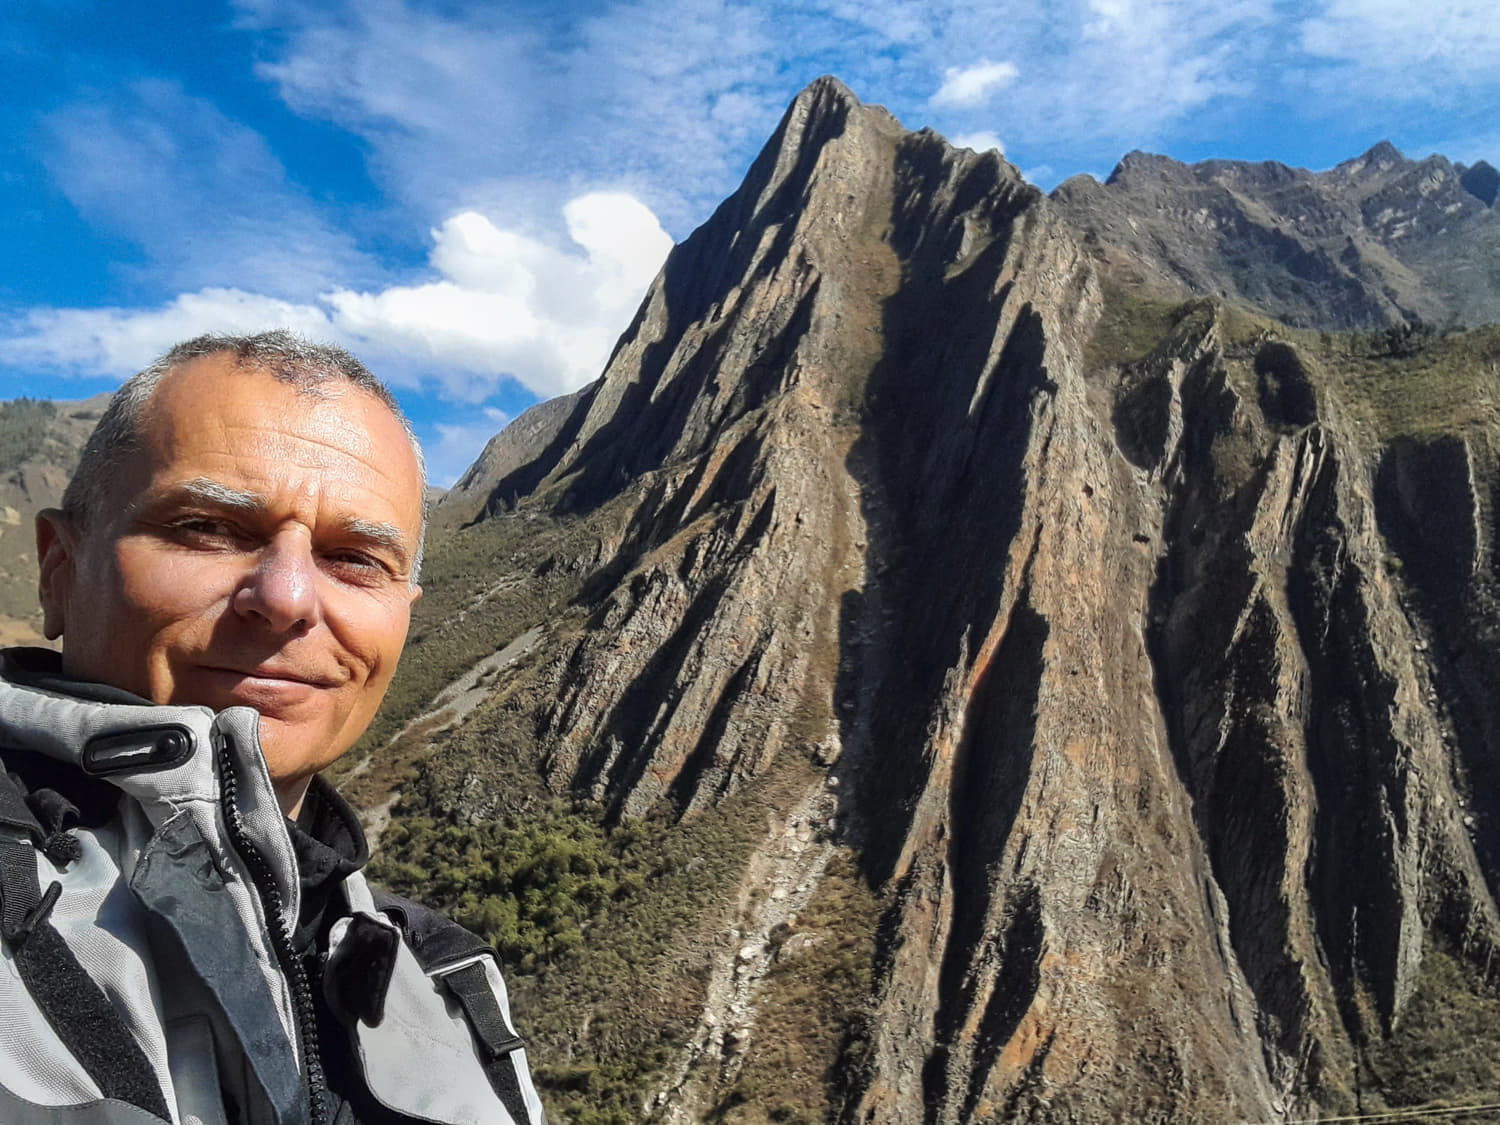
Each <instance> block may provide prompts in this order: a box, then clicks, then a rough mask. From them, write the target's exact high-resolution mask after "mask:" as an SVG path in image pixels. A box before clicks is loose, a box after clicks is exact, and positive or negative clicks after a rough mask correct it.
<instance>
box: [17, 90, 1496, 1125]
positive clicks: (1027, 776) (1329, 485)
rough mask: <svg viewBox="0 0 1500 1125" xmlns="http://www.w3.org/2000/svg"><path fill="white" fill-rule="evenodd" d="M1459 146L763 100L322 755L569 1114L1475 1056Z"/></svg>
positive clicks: (1380, 1085) (1481, 864) (1299, 1110)
mask: <svg viewBox="0 0 1500 1125" xmlns="http://www.w3.org/2000/svg"><path fill="white" fill-rule="evenodd" d="M1478 168H1480V165H1478V164H1476V165H1475V166H1474V169H1478ZM1473 171H1474V170H1473V169H1458V168H1456V167H1454V166H1450V165H1448V164H1447V163H1446V162H1445V161H1442V160H1441V158H1432V159H1431V160H1429V161H1423V162H1411V161H1407V160H1405V158H1403V157H1401V155H1400V154H1399V153H1396V152H1395V150H1394V149H1390V148H1389V147H1388V146H1381V147H1377V149H1375V150H1372V151H1371V153H1368V154H1366V156H1365V157H1362V158H1360V159H1359V160H1356V161H1351V162H1349V163H1348V164H1345V165H1341V166H1340V167H1339V168H1337V169H1334V170H1332V171H1330V172H1325V173H1316V174H1314V173H1307V172H1301V171H1297V170H1293V169H1286V168H1281V167H1280V166H1264V165H1243V164H1231V163H1229V162H1217V163H1210V164H1206V165H1196V166H1192V167H1187V166H1184V165H1180V164H1176V163H1175V162H1172V161H1167V160H1165V158H1159V157H1144V156H1139V155H1135V154H1133V155H1132V156H1130V157H1127V158H1126V159H1125V160H1124V161H1123V162H1122V164H1121V167H1120V169H1118V170H1117V172H1116V174H1115V176H1113V177H1111V179H1110V181H1109V182H1108V183H1106V184H1103V185H1100V184H1096V183H1093V182H1092V181H1086V180H1073V181H1069V183H1068V184H1065V185H1063V187H1061V188H1059V189H1058V190H1057V191H1056V192H1054V193H1052V195H1050V196H1048V195H1046V194H1044V193H1042V192H1040V191H1038V190H1037V189H1036V188H1034V187H1032V186H1031V185H1029V184H1027V183H1026V182H1025V181H1024V180H1023V179H1022V177H1021V176H1020V175H1019V174H1018V173H1017V172H1016V170H1015V169H1014V168H1012V167H1011V166H1010V165H1009V164H1007V163H1006V162H1005V161H1004V160H1003V159H1002V158H1001V157H999V156H998V154H996V153H986V154H975V153H972V152H969V151H963V150H955V149H953V148H951V147H950V146H948V145H947V144H946V143H945V142H944V141H943V139H942V138H941V137H939V136H937V135H935V134H933V133H931V132H926V131H924V132H918V133H912V132H909V131H907V130H905V129H903V128H902V127H901V126H900V124H899V123H898V122H897V121H896V120H895V119H894V118H893V117H891V116H890V115H889V114H887V113H886V112H885V111H884V110H882V109H880V108H878V107H872V106H866V105H862V104H861V103H860V102H859V101H858V100H857V99H856V98H855V97H854V96H853V95H852V94H851V93H850V92H849V91H848V90H847V89H845V88H844V87H843V86H841V85H840V84H839V83H838V82H836V81H835V80H833V79H821V80H819V81H818V82H816V83H814V84H813V85H812V86H811V87H809V88H808V89H807V90H806V91H804V92H803V94H802V95H800V96H799V97H798V98H797V100H796V101H795V102H794V103H793V104H792V106H791V107H790V108H789V110H788V112H787V114H786V116H785V118H784V119H783V121H782V123H781V125H780V127H779V129H778V130H777V132H776V134H775V135H774V136H773V137H772V138H771V139H770V141H769V143H768V144H767V146H766V148H765V149H764V151H763V152H762V153H761V155H760V156H759V158H758V159H757V160H756V162H755V163H754V165H753V166H752V167H751V169H750V171H749V173H748V175H747V177H746V180H745V182H744V183H743V184H742V186H741V187H740V188H739V190H738V191H736V192H735V193H734V194H733V195H732V196H731V197H730V198H729V199H727V200H726V201H725V202H724V203H723V204H722V205H721V207H720V208H719V209H718V210H717V211H716V212H715V214H714V215H713V216H712V217H711V218H710V219H709V221H708V222H707V223H705V224H704V225H703V227H701V228H700V229H699V230H698V231H696V232H695V233H694V234H693V235H692V236H691V237H690V238H688V239H687V240H686V241H685V242H683V243H682V244H681V245H679V246H678V247H677V248H676V249H675V250H674V251H673V252H672V254H671V256H670V257H669V259H668V261H667V263H666V265H665V266H664V268H663V270H662V272H661V274H660V276H659V277H658V278H657V280H656V282H655V284H654V285H653V286H652V288H651V290H650V292H649V293H648V294H647V296H646V299H645V301H644V302H643V304H642V306H641V309H640V311H639V313H638V314H637V317H636V319H635V321H634V322H633V323H632V324H631V326H630V327H629V328H628V329H627V331H626V332H625V334H624V336H623V337H622V338H621V340H620V342H619V344H618V346H617V348H616V350H615V353H614V355H613V356H612V358H611V360H610V361H609V364H608V366H607V367H606V369H605V371H604V372H603V374H602V376H601V377H600V379H599V380H598V381H596V382H595V383H593V384H591V385H590V386H589V387H587V388H585V389H583V390H581V391H579V392H578V393H577V394H575V395H572V396H568V397H567V398H565V399H559V400H554V401H553V402H550V403H546V404H543V405H541V406H539V407H536V408H534V409H533V410H532V411H529V412H527V413H526V414H524V415H522V416H521V417H520V418H519V419H517V420H516V421H515V422H514V423H512V425H511V426H510V427H509V428H507V429H506V430H505V431H503V432H502V433H501V434H499V435H497V436H496V437H495V439H494V440H493V441H491V443H490V444H489V446H488V447H487V448H486V449H485V451H484V453H483V454H482V456H481V457H480V458H479V460H478V461H477V462H476V463H475V465H474V466H473V467H472V468H471V469H470V471H469V472H468V473H467V474H465V476H464V477H463V478H462V479H461V480H460V481H459V483H458V485H456V486H455V487H454V488H453V489H452V490H450V491H449V493H448V494H447V495H446V496H445V497H444V498H443V499H442V500H441V501H440V502H439V503H438V504H437V506H436V507H435V508H434V510H433V513H432V532H431V541H430V544H429V554H428V562H427V564H426V569H425V572H424V576H423V586H424V596H423V598H422V599H421V601H420V602H419V603H418V605H417V608H416V613H415V616H414V619H413V629H412V636H411V641H410V644H409V645H408V649H407V653H406V655H405V656H404V657H403V661H402V666H401V670H400V673H399V674H398V676H397V679H396V682H395V683H394V684H393V686H392V689H391V692H390V694H389V696H388V699H387V705H386V707H385V708H384V710H383V712H382V715H381V717H380V718H379V719H378V720H377V723H376V725H375V726H374V727H372V729H371V731H370V732H369V734H368V735H367V736H366V738H365V739H364V740H363V742H362V743H361V745H360V746H359V747H358V748H356V751H355V752H353V753H351V754H350V755H348V756H347V757H346V759H345V760H344V761H343V762H341V763H340V764H339V766H338V767H336V769H337V780H338V783H339V784H340V786H341V787H342V789H343V790H344V791H345V792H346V793H347V794H348V795H349V796H351V798H353V799H354V800H355V801H356V802H357V803H358V804H360V806H361V807H363V808H366V809H368V810H371V815H370V820H371V824H372V827H373V828H374V829H375V831H376V833H377V834H378V838H379V856H378V858H377V860H376V863H375V865H374V873H375V874H376V875H377V876H378V877H379V878H381V879H382V880H384V881H385V882H386V883H388V884H389V885H391V886H392V887H393V888H394V889H396V890H398V891H401V892H403V893H408V894H414V895H416V896H418V897H421V898H423V899H425V900H427V901H429V902H432V903H433V904H435V905H439V906H442V907H444V908H446V909H449V910H450V911H452V912H453V913H454V914H455V916H456V917H458V918H459V919H460V920H462V921H463V922H465V924H467V925H469V926H471V927H472V928H474V929H476V930H477V931H479V932H482V933H483V934H484V935H485V936H486V937H487V938H489V939H490V940H491V941H493V942H495V943H496V945H497V947H498V948H499V949H500V951H501V953H502V956H503V957H504V959H505V961H506V963H507V965H508V967H509V968H508V978H509V980H510V984H511V990H512V998H513V1002H514V1005H515V1008H516V1011H517V1014H518V1018H519V1021H520V1023H521V1030H522V1032H523V1033H524V1034H525V1035H526V1036H527V1037H528V1039H529V1041H530V1043H531V1056H532V1060H533V1063H534V1065H535V1067H536V1071H537V1075H538V1079H539V1082H540V1083H541V1085H542V1087H543V1089H544V1094H545V1098H546V1100H547V1102H548V1108H549V1113H550V1114H551V1116H552V1118H553V1119H554V1120H557V1121H571V1122H577V1123H580V1125H582V1123H599V1122H621V1123H623V1122H635V1121H640V1120H651V1121H659V1122H695V1121H723V1122H764V1121H777V1122H812V1121H830V1122H849V1123H853V1122H856V1121H857V1122H861V1123H871V1125H876V1123H889V1125H896V1123H905V1122H932V1123H956V1122H964V1121H979V1120H991V1119H1004V1120H1028V1121H1029V1120H1037V1121H1077V1122H1093V1121H1104V1120H1129V1121H1134V1120H1151V1121H1168V1120H1170V1121H1174V1122H1176V1121H1185V1122H1194V1121H1201V1122H1220V1121H1226V1120H1247V1121H1289V1120H1300V1119H1305V1118H1308V1117H1314V1116H1326V1115H1333V1116H1346V1117H1347V1116H1351V1115H1355V1114H1373V1113H1379V1112H1381V1111H1384V1110H1388V1109H1394V1108H1400V1107H1420V1106H1432V1105H1434V1104H1441V1105H1445V1106H1448V1107H1450V1108H1451V1107H1453V1106H1462V1105H1465V1104H1472V1103H1475V1102H1489V1101H1492V1100H1493V1094H1492V1090H1493V1088H1494V1086H1495V1084H1496V1082H1497V1080H1500V1063H1496V1061H1495V1060H1496V1059H1497V1058H1500V1031H1497V1030H1496V1029H1497V1028H1500V997H1497V993H1496V986H1495V983H1494V977H1493V972H1494V969H1493V965H1494V961H1495V956H1494V955H1495V950H1496V941H1497V938H1500V908H1497V903H1496V897H1495V896H1496V894H1497V880H1500V797H1497V796H1496V795H1497V794H1500V766H1497V765H1496V763H1497V762H1500V705H1497V703H1496V702H1495V699H1494V693H1493V691H1492V690H1491V683H1490V681H1491V678H1492V677H1491V669H1493V668H1494V667H1496V662H1497V658H1500V615H1497V603H1496V593H1497V591H1496V586H1497V581H1500V562H1497V544H1496V530H1495V529H1496V521H1495V510H1496V504H1497V500H1500V466H1497V460H1500V430H1497V417H1496V403H1497V401H1500V327H1496V326H1493V325H1491V326H1489V327H1477V328H1473V329H1470V330H1466V331H1463V330H1458V329H1457V328H1456V324H1457V323H1459V322H1462V323H1467V324H1476V325H1478V324H1482V323H1484V322H1487V321H1493V320H1496V319H1500V318H1497V317H1496V316H1494V315H1493V313H1492V312H1486V310H1487V309H1491V308H1492V307H1493V302H1494V300H1495V292H1496V286H1495V284H1494V281H1493V275H1492V274H1486V273H1485V272H1484V269H1485V268H1488V267H1485V266H1484V262H1483V253H1484V252H1485V251H1484V247H1486V246H1490V245H1492V243H1491V242H1487V241H1486V240H1487V239H1492V238H1493V237H1494V230H1495V223H1496V222H1497V221H1500V216H1497V215H1496V213H1495V211H1494V210H1493V208H1492V207H1487V206H1485V205H1483V201H1482V193H1483V190H1484V183H1485V180H1484V177H1483V175H1482V174H1480V175H1479V176H1477V177H1476V176H1475V175H1473V174H1472V173H1473ZM1454 184H1457V187H1456V188H1455V187H1454V186H1453V185H1454ZM1476 185H1477V186H1476ZM1450 189H1451V190H1450ZM1455 192H1456V193H1457V194H1454V193H1455ZM1455 203H1456V204H1457V208H1456V209H1452V210H1450V209H1449V208H1452V207H1453V205H1454V204H1455ZM1387 212H1388V213H1387ZM1438 216H1447V217H1446V218H1441V217H1438ZM1403 224H1404V225H1403ZM1455 230H1460V231H1461V234H1462V240H1461V241H1462V244H1461V245H1460V244H1459V243H1458V242H1456V241H1455V236H1454V234H1453V232H1454V231H1455ZM1346 243H1347V244H1349V245H1353V246H1354V248H1355V254H1354V255H1352V256H1346V255H1345V253H1344V250H1345V244H1346ZM1445 253H1447V254H1452V255H1454V256H1453V257H1452V259H1451V270H1450V272H1448V273H1445V272H1444V270H1443V269H1442V268H1440V265H1439V263H1441V262H1442V260H1443V255H1444V254H1445ZM1325 259H1326V260H1327V263H1331V264H1325ZM1488 261H1489V262H1490V263H1491V264H1493V262H1494V257H1493V254H1491V256H1490V258H1489V259H1488ZM1465 270H1467V271H1468V272H1467V273H1461V271H1465ZM1320 271H1321V272H1320ZM1486 277H1488V278H1489V279H1490V280H1488V281H1486V280H1485V278H1486ZM1465 279H1467V280H1465ZM1487 286H1488V288H1487ZM1418 316H1420V318H1421V323H1420V324H1419V323H1417V322H1416V320H1415V318H1416V317H1418ZM1440 327H1441V328H1442V330H1439V328H1440ZM0 417H3V416H0ZM0 463H3V462H0Z"/></svg>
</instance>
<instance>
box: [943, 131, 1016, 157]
mask: <svg viewBox="0 0 1500 1125" xmlns="http://www.w3.org/2000/svg"><path fill="white" fill-rule="evenodd" d="M953 145H954V147H955V148H971V149H973V150H974V151H975V152H989V151H990V150H991V149H993V150H994V151H996V152H998V153H999V154H1000V155H1001V156H1004V155H1005V144H1004V143H1003V142H1002V141H1001V140H1000V138H999V137H998V136H996V135H995V134H994V133H993V132H991V131H990V130H988V129H981V130H980V131H979V132H977V133H960V134H958V136H956V137H954V138H953Z"/></svg>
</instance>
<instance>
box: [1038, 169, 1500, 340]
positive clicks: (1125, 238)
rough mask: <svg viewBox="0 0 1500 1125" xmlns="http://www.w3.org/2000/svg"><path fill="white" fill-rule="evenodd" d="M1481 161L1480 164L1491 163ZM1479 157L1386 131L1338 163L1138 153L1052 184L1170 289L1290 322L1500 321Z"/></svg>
mask: <svg viewBox="0 0 1500 1125" xmlns="http://www.w3.org/2000/svg"><path fill="white" fill-rule="evenodd" d="M1488 167H1489V166H1488V165H1483V168H1488ZM1487 183H1488V181H1487V179H1486V177H1485V175H1484V172H1483V170H1482V167H1481V164H1476V165H1475V166H1474V168H1473V169H1469V170H1467V171H1465V170H1463V169H1462V168H1461V166H1459V167H1455V166H1454V165H1452V164H1450V163H1449V162H1448V161H1447V160H1446V159H1445V158H1443V157H1441V156H1432V157H1428V158H1427V159H1425V160H1421V161H1416V160H1408V159H1407V158H1406V157H1404V156H1402V155H1401V153H1400V152H1398V151H1397V150H1396V149H1395V148H1394V147H1392V146H1391V145H1390V144H1388V143H1381V144H1379V145H1377V146H1375V147H1374V148H1372V149H1371V150H1370V151H1369V152H1367V153H1365V154H1364V155H1363V156H1361V157H1359V158H1358V159H1355V160H1350V161H1346V162H1345V163H1343V164H1340V165H1339V166H1338V167H1336V168H1333V169H1331V170H1329V171H1327V172H1319V173H1314V172H1308V171H1305V170H1303V169H1300V168H1288V167H1287V166H1285V165H1283V164H1277V163H1274V162H1266V163H1261V164H1250V163H1246V162H1242V161H1229V160H1209V161H1204V162H1202V163H1200V164H1194V165H1186V164H1181V163H1179V162H1177V161H1175V160H1171V159H1169V158H1168V157H1164V156H1152V155H1148V154H1145V153H1138V152H1137V153H1131V154H1130V155H1128V156H1126V157H1125V159H1124V160H1122V161H1121V162H1120V164H1119V166H1118V167H1116V168H1115V170H1114V172H1113V173H1112V174H1111V175H1110V177H1109V179H1108V180H1107V181H1106V182H1105V183H1103V184H1100V183H1098V182H1096V181H1095V180H1094V179H1093V178H1092V177H1089V176H1076V177H1074V178H1073V179H1070V180H1068V181H1067V182H1066V183H1064V184H1062V185H1061V186H1060V187H1058V188H1057V190H1056V191H1055V192H1054V193H1053V199H1054V200H1055V201H1056V202H1057V203H1058V204H1059V206H1061V207H1062V208H1063V211H1064V213H1065V214H1066V215H1067V216H1068V218H1069V220H1070V221H1072V222H1073V223H1074V224H1075V225H1076V226H1077V227H1078V228H1079V229H1080V230H1081V231H1084V232H1086V234H1087V237H1088V238H1089V239H1090V240H1091V241H1092V244H1093V245H1095V246H1096V248H1097V253H1098V255H1099V256H1100V257H1101V258H1102V259H1104V260H1106V261H1109V262H1111V263H1112V264H1113V265H1115V266H1116V267H1117V268H1119V269H1121V270H1123V271H1125V272H1126V273H1127V274H1128V275H1130V276H1133V277H1134V278H1135V279H1136V282H1137V283H1145V284H1150V285H1153V286H1155V287H1157V288H1158V289H1159V290H1161V291H1162V292H1182V293H1184V294H1201V295H1206V296H1211V297H1221V298H1227V299H1229V300H1234V301H1239V302H1244V303H1246V304H1248V305H1250V306H1251V307H1253V308H1256V309H1259V310H1262V311H1264V312H1266V313H1268V314H1270V315H1271V316H1274V317H1276V318H1277V319H1279V320H1283V321H1285V322H1286V323H1288V324H1294V325H1302V326H1307V327H1313V328H1324V329H1351V328H1366V329H1368V328H1378V327H1380V326H1381V325H1383V324H1385V323H1387V322H1389V321H1391V320H1408V321H1409V320H1413V319H1417V318H1419V319H1421V320H1425V321H1428V322H1430V323H1433V324H1447V323H1452V322H1456V323H1460V324H1471V325H1473V324H1484V323H1488V322H1491V321H1495V320H1500V272H1497V268H1496V265H1495V263H1496V261H1497V260H1500V258H1497V255H1500V215H1497V214H1496V212H1495V211H1494V210H1493V207H1492V202H1491V203H1486V202H1485V201H1484V199H1483V196H1484V194H1485V190H1486V185H1487Z"/></svg>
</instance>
